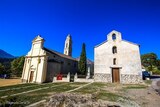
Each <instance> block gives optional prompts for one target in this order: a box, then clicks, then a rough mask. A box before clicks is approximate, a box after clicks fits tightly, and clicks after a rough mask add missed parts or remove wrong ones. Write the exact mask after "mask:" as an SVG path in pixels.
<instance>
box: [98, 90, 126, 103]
mask: <svg viewBox="0 0 160 107" xmlns="http://www.w3.org/2000/svg"><path fill="white" fill-rule="evenodd" d="M97 98H98V99H102V100H108V101H113V102H116V101H118V99H120V98H123V97H122V96H120V95H117V94H115V93H110V92H104V91H101V92H100V93H98V95H97Z"/></svg>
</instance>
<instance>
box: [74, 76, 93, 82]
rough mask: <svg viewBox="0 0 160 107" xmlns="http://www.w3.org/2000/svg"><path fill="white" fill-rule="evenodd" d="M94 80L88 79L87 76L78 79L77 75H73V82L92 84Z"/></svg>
mask: <svg viewBox="0 0 160 107" xmlns="http://www.w3.org/2000/svg"><path fill="white" fill-rule="evenodd" d="M93 81H94V79H90V78H88V77H87V76H86V77H85V78H78V75H77V74H75V75H74V82H93Z"/></svg>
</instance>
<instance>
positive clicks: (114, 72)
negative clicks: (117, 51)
mask: <svg viewBox="0 0 160 107" xmlns="http://www.w3.org/2000/svg"><path fill="white" fill-rule="evenodd" d="M112 82H113V83H115V82H116V83H119V82H120V76H119V68H112Z"/></svg>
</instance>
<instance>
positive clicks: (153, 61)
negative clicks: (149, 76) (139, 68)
mask: <svg viewBox="0 0 160 107" xmlns="http://www.w3.org/2000/svg"><path fill="white" fill-rule="evenodd" d="M141 61H142V65H143V66H144V67H148V69H149V70H150V71H152V70H153V66H157V61H158V59H157V55H156V54H155V53H148V54H144V55H142V56H141Z"/></svg>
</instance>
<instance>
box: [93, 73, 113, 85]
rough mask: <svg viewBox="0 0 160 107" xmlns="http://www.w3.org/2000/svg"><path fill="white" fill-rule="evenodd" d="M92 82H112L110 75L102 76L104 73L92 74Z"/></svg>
mask: <svg viewBox="0 0 160 107" xmlns="http://www.w3.org/2000/svg"><path fill="white" fill-rule="evenodd" d="M94 81H95V82H109V83H111V82H112V78H111V74H104V73H95V74H94Z"/></svg>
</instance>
